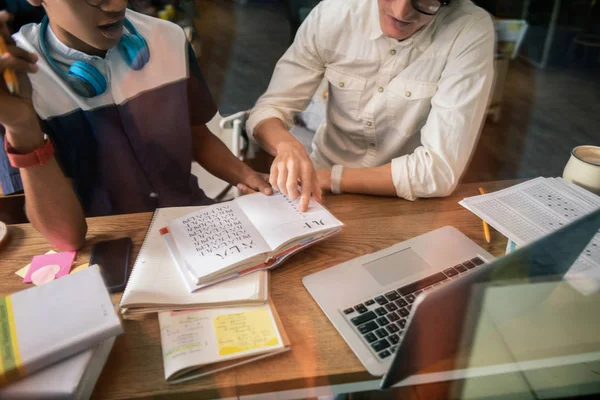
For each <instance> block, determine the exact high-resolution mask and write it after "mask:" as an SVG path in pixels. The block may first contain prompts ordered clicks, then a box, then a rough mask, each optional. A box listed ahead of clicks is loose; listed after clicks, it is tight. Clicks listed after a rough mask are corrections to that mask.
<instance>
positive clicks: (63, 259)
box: [23, 251, 77, 283]
mask: <svg viewBox="0 0 600 400" xmlns="http://www.w3.org/2000/svg"><path fill="white" fill-rule="evenodd" d="M75 254H77V253H76V252H74V251H65V252H63V253H55V254H44V255H42V256H35V257H33V260H31V267H30V268H29V270H28V271H27V274H26V275H25V279H23V282H24V283H31V274H33V273H34V272H35V271H37V270H38V269H40V268H42V267H45V266H46V265H58V266H59V267H60V270H59V271H58V272H57V273H56V278H61V277H63V276H65V275H67V274H68V273H69V271H70V270H71V265H73V260H74V259H75Z"/></svg>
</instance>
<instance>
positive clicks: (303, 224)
mask: <svg viewBox="0 0 600 400" xmlns="http://www.w3.org/2000/svg"><path fill="white" fill-rule="evenodd" d="M235 202H236V203H237V204H238V205H239V206H240V208H241V209H242V210H243V211H244V213H246V215H247V216H248V218H249V219H250V221H252V223H253V224H254V226H255V227H256V228H257V229H258V230H259V231H260V233H261V234H262V236H263V238H265V240H266V242H267V244H268V246H269V247H270V248H271V249H272V250H275V249H277V248H278V247H279V246H281V245H282V244H283V243H285V242H287V241H289V240H292V239H294V238H297V237H302V236H306V235H309V234H315V233H318V232H323V231H326V230H329V229H333V228H336V227H340V226H342V225H343V224H342V223H341V222H340V221H338V220H337V219H336V218H335V217H334V216H333V215H331V213H330V212H329V211H327V209H325V208H324V207H323V206H322V205H320V204H319V203H318V202H316V201H314V200H311V201H310V203H309V206H308V211H306V212H304V213H302V212H300V210H299V209H298V205H299V203H300V201H299V200H295V201H292V200H290V199H289V198H288V197H287V196H285V195H283V194H282V193H281V192H275V193H274V194H273V195H271V196H265V195H263V194H260V193H257V194H252V195H248V196H242V197H239V198H237V199H235Z"/></svg>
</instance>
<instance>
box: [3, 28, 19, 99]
mask: <svg viewBox="0 0 600 400" xmlns="http://www.w3.org/2000/svg"><path fill="white" fill-rule="evenodd" d="M7 51H8V49H7V47H6V42H5V41H4V38H3V37H2V36H0V56H1V55H2V54H4V53H6V52H7ZM3 75H4V82H6V86H7V87H8V90H9V91H10V92H11V93H12V94H17V93H18V92H19V81H18V80H17V74H15V71H13V70H12V69H10V68H6V69H5V70H4V74H3Z"/></svg>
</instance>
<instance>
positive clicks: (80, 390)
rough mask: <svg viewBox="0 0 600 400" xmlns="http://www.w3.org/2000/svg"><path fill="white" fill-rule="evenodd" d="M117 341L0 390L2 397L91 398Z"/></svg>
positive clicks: (13, 399) (18, 399) (33, 399)
mask: <svg viewBox="0 0 600 400" xmlns="http://www.w3.org/2000/svg"><path fill="white" fill-rule="evenodd" d="M114 342H115V338H114V337H112V338H109V339H106V340H105V341H104V342H102V343H100V344H99V345H97V346H96V347H94V348H92V349H89V350H86V351H84V352H83V353H80V354H77V355H75V356H73V357H71V358H68V359H66V360H63V361H61V362H59V363H57V364H54V365H51V366H50V367H48V368H45V369H43V370H41V371H39V372H37V373H35V374H33V375H31V376H28V377H27V378H25V379H21V380H20V381H18V382H15V383H13V384H11V385H9V386H7V387H5V388H4V389H0V399H1V400H4V399H7V400H8V399H10V400H27V399H31V400H40V399H55V400H56V399H73V400H74V399H77V400H80V399H89V398H90V397H91V396H92V391H93V390H94V386H96V382H97V381H98V377H99V376H100V373H101V372H102V368H104V364H105V363H106V360H107V359H108V355H109V354H110V351H111V350H112V347H113V344H114Z"/></svg>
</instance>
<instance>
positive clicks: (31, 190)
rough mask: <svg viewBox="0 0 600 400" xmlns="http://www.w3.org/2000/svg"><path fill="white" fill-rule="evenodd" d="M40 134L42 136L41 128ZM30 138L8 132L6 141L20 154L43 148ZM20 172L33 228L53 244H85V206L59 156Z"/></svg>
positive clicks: (66, 246) (74, 246)
mask: <svg viewBox="0 0 600 400" xmlns="http://www.w3.org/2000/svg"><path fill="white" fill-rule="evenodd" d="M37 135H39V136H38V137H39V138H43V135H42V133H41V131H39V132H38V133H37ZM37 135H36V136H37ZM31 137H35V136H34V135H31ZM28 139H29V138H26V136H25V135H24V134H19V133H18V132H14V131H7V140H8V141H9V143H11V145H12V146H13V147H14V148H15V150H16V151H18V152H19V153H28V152H31V151H33V150H34V149H36V148H39V147H41V144H42V142H41V141H37V143H36V141H28ZM20 173H21V179H22V180H23V189H24V191H25V200H26V212H27V217H28V218H29V221H30V222H31V224H32V225H33V226H34V228H35V229H37V230H38V231H39V232H40V233H41V234H42V235H43V236H44V237H45V238H46V239H47V240H48V242H49V243H50V245H51V246H52V247H55V248H58V249H61V250H76V249H78V248H80V247H81V246H83V243H84V241H85V234H86V232H87V225H86V222H85V218H84V215H83V209H82V207H81V204H80V203H79V199H78V198H77V196H75V193H74V191H73V187H72V185H71V181H70V180H69V179H67V178H66V177H65V176H64V174H63V173H62V171H61V169H60V167H59V166H58V163H57V161H56V159H55V158H52V159H51V160H50V161H49V162H48V163H46V164H44V165H41V166H35V167H29V168H21V169H20Z"/></svg>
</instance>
